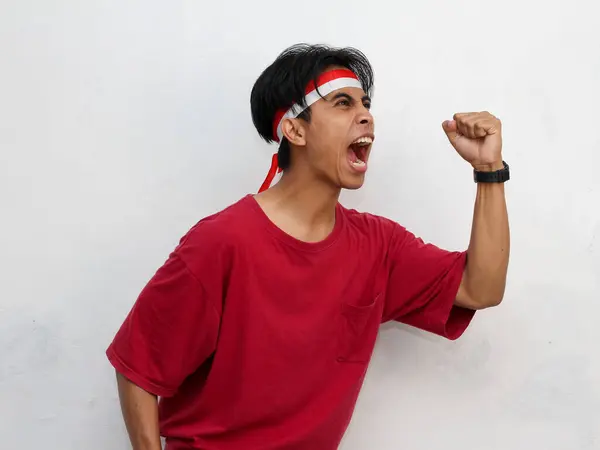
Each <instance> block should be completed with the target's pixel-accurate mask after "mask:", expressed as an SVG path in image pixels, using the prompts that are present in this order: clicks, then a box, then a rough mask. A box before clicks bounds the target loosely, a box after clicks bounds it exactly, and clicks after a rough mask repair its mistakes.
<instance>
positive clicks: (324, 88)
mask: <svg viewBox="0 0 600 450" xmlns="http://www.w3.org/2000/svg"><path fill="white" fill-rule="evenodd" d="M316 86H317V87H315V82H314V81H311V82H310V83H308V85H307V86H306V90H305V92H306V96H305V97H304V102H305V105H306V106H300V105H299V104H297V103H295V104H293V105H292V106H291V107H290V108H289V109H287V110H285V109H282V110H279V111H278V112H277V113H276V114H275V118H274V119H273V139H275V141H276V142H281V139H282V138H283V130H282V128H281V125H282V123H283V121H284V120H285V119H295V118H296V117H298V116H299V115H300V114H301V113H302V112H303V111H304V110H305V109H307V108H308V107H309V106H311V105H312V104H313V103H315V102H316V101H317V100H319V99H320V98H321V97H325V96H326V95H329V94H331V93H332V92H333V91H336V90H338V89H342V88H347V87H356V88H362V85H361V83H360V81H359V80H358V77H357V76H356V74H355V73H354V72H352V71H351V70H348V69H335V70H329V71H327V72H323V73H322V74H321V75H320V76H319V77H317V83H316ZM317 88H318V91H317ZM277 172H281V169H278V164H277V154H274V155H273V158H272V161H271V169H270V170H269V173H268V175H267V178H266V179H265V181H264V182H263V184H262V186H261V187H260V189H259V191H258V192H262V191H264V190H266V189H268V188H269V186H270V185H271V182H272V181H273V178H274V177H275V175H276V173H277Z"/></svg>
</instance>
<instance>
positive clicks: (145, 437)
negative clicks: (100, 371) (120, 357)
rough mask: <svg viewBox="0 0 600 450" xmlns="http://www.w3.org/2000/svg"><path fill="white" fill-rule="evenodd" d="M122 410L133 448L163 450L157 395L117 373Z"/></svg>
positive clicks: (137, 449)
mask: <svg viewBox="0 0 600 450" xmlns="http://www.w3.org/2000/svg"><path fill="white" fill-rule="evenodd" d="M117 385H118V389H119V399H120V401H121V410H122V412H123V418H124V420H125V425H126V427H127V432H128V434H129V439H130V441H131V445H132V447H133V450H161V443H160V433H159V428H158V401H157V398H156V396H155V395H153V394H150V393H148V392H146V391H145V390H143V389H142V388H140V387H139V386H136V385H135V384H134V383H132V382H131V381H129V380H128V379H127V378H125V377H124V376H123V375H121V374H119V373H117Z"/></svg>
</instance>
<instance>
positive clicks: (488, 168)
mask: <svg viewBox="0 0 600 450" xmlns="http://www.w3.org/2000/svg"><path fill="white" fill-rule="evenodd" d="M471 165H472V166H473V169H475V170H476V171H477V172H496V171H497V170H502V169H504V162H503V161H502V159H499V160H498V161H494V162H492V163H489V164H471Z"/></svg>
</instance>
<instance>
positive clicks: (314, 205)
mask: <svg viewBox="0 0 600 450" xmlns="http://www.w3.org/2000/svg"><path fill="white" fill-rule="evenodd" d="M297 169H299V167H297V168H294V170H291V171H289V172H285V173H284V175H283V177H282V178H281V180H280V181H279V182H278V183H277V184H276V185H275V186H273V187H272V188H271V189H268V190H267V191H265V192H262V193H261V194H258V195H257V196H256V200H257V202H258V203H259V205H260V206H261V207H262V209H263V211H264V212H265V214H267V216H268V217H269V219H271V221H272V222H273V223H275V225H277V226H278V227H279V228H281V229H282V230H283V231H285V232H286V233H287V234H289V235H291V236H293V237H295V238H297V239H300V240H303V241H307V242H316V241H320V240H322V239H325V238H326V237H327V236H328V235H329V233H331V231H332V230H333V228H334V226H335V209H336V205H337V202H338V200H339V196H340V191H341V189H340V188H339V187H336V186H333V185H331V184H328V183H326V182H324V181H323V180H319V179H317V178H316V177H314V176H309V174H308V173H301V171H300V170H297Z"/></svg>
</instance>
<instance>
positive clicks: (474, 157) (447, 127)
mask: <svg viewBox="0 0 600 450" xmlns="http://www.w3.org/2000/svg"><path fill="white" fill-rule="evenodd" d="M453 119H454V120H446V121H444V123H443V124H442V128H443V129H444V131H445V132H446V136H448V140H449V141H450V143H451V144H452V146H453V147H454V148H455V149H456V151H457V152H458V154H459V155H460V156H461V157H462V158H463V159H464V160H465V161H467V162H468V163H470V164H471V165H472V166H473V167H474V168H475V169H477V170H487V171H493V170H498V169H501V168H502V167H503V164H502V124H501V123H500V120H499V119H498V118H496V117H494V116H493V115H492V114H490V113H489V112H487V111H484V112H469V113H457V114H454V117H453Z"/></svg>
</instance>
